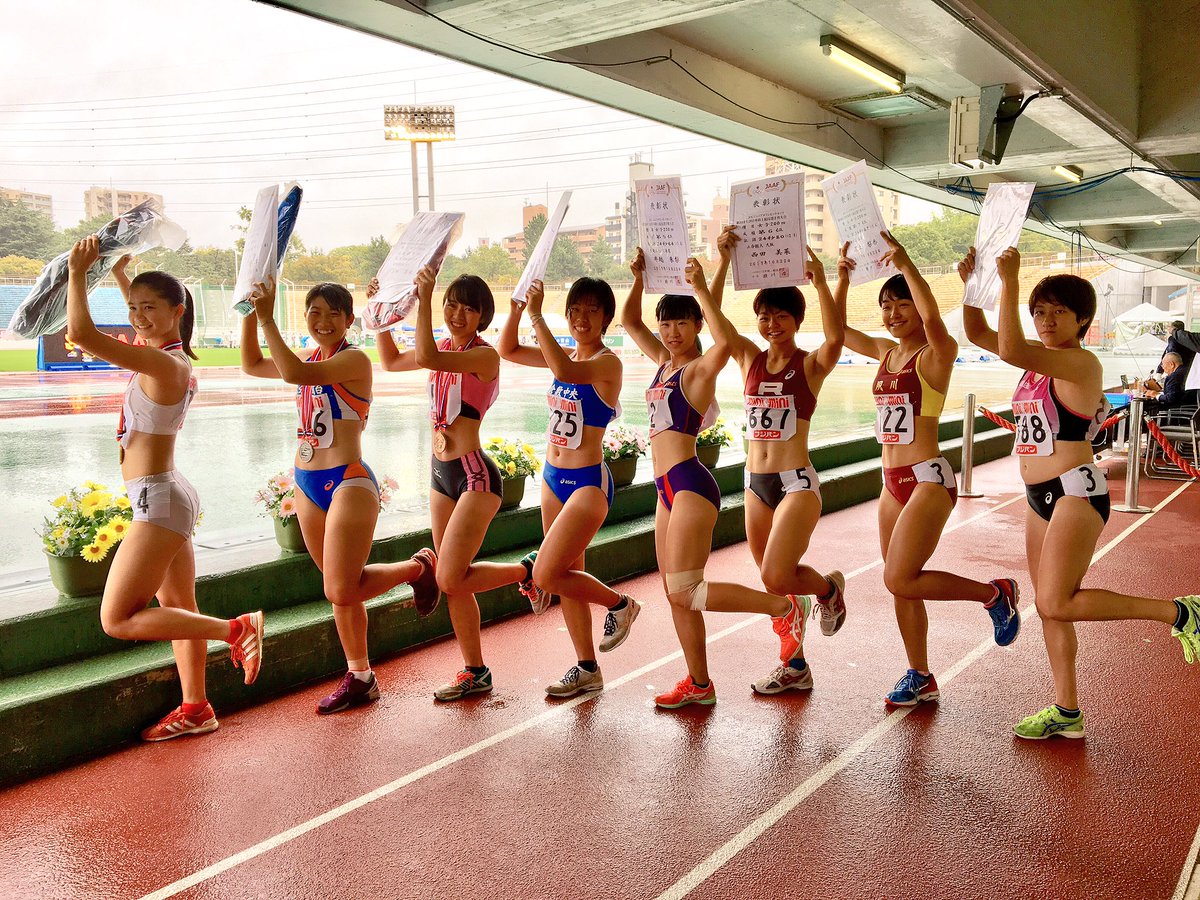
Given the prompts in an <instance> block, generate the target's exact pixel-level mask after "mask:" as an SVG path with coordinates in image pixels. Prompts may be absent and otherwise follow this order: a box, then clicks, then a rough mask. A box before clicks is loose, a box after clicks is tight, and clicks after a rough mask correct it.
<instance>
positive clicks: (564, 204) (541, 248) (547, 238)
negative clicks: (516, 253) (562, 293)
mask: <svg viewBox="0 0 1200 900" xmlns="http://www.w3.org/2000/svg"><path fill="white" fill-rule="evenodd" d="M570 205H571V192H570V191H565V192H564V193H563V195H562V196H561V197H559V198H558V206H556V207H554V214H553V215H551V216H550V218H549V219H548V220H547V222H546V227H545V228H544V229H542V235H541V237H539V238H538V242H537V245H536V246H535V247H534V248H533V252H532V253H530V254H529V256H528V257H526V259H527V260H528V261H527V262H526V263H525V271H524V272H522V273H521V280H520V281H518V282H517V286H516V287H515V288H513V292H512V298H513V299H514V300H516V301H517V302H518V303H521V304H524V303H525V294H526V293H527V292H528V291H529V286H530V285H531V284H533V283H534V282H535V281H537V280H538V279H541V278H545V277H546V265H547V264H548V263H549V262H550V253H551V251H552V250H554V242H555V241H557V240H558V229H560V228H561V227H562V223H563V219H564V218H566V215H567V209H568V208H569V207H570ZM525 249H526V250H528V249H529V248H528V247H526V248H525Z"/></svg>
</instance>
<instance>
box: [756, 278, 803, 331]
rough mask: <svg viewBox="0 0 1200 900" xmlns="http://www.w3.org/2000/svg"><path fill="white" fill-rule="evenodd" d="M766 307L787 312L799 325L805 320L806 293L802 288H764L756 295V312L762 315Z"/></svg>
mask: <svg viewBox="0 0 1200 900" xmlns="http://www.w3.org/2000/svg"><path fill="white" fill-rule="evenodd" d="M764 309H777V310H779V311H780V312H784V313H787V314H788V315H789V316H791V317H792V318H793V319H795V320H796V324H797V325H799V324H800V323H801V322H803V321H804V295H803V294H802V293H800V288H798V287H795V286H794V285H793V286H792V287H777V288H763V289H762V290H761V291H759V292H758V293H757V294H755V295H754V314H755V315H756V316H757V315H761V314H762V311H763V310H764Z"/></svg>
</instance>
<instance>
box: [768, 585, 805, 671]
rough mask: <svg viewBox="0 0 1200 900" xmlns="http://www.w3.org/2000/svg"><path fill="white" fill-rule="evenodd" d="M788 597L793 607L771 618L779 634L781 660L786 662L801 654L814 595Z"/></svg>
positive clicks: (772, 624) (773, 626)
mask: <svg viewBox="0 0 1200 900" xmlns="http://www.w3.org/2000/svg"><path fill="white" fill-rule="evenodd" d="M787 598H788V600H790V601H791V603H792V608H791V609H789V610H788V611H787V614H786V615H782V616H780V617H779V618H777V619H775V618H773V619H771V627H772V628H773V629H775V633H776V634H777V635H779V660H780V662H784V663H787V662H790V661H791V660H793V659H795V658H796V657H797V656H799V655H800V648H801V647H803V646H804V627H805V625H807V624H808V613H809V611H810V610H811V609H812V597H810V596H808V595H807V594H788V595H787Z"/></svg>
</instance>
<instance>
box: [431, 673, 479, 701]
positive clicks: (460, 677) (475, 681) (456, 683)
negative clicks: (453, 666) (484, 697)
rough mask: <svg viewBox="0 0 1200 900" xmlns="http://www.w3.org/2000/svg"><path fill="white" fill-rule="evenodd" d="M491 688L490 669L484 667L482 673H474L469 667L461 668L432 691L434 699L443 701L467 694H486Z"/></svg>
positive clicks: (459, 697) (457, 698)
mask: <svg viewBox="0 0 1200 900" xmlns="http://www.w3.org/2000/svg"><path fill="white" fill-rule="evenodd" d="M491 689H492V670H491V669H488V668H484V670H483V674H482V675H476V674H475V673H474V672H472V671H471V670H470V669H463V670H462V671H461V672H459V673H458V674H457V675H456V676H455V677H454V680H453V681H452V682H450V683H449V684H443V685H442V686H441V687H440V688H438V689H437V690H436V691H434V692H433V696H434V699H437V700H441V701H442V702H443V703H445V702H449V701H450V700H461V699H462V698H463V697H465V696H467V694H486V693H487V692H488V691H490V690H491Z"/></svg>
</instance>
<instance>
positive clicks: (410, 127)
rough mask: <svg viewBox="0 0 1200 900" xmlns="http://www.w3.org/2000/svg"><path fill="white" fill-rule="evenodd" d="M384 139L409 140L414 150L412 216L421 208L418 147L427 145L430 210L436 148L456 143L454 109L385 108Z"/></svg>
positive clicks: (422, 107)
mask: <svg viewBox="0 0 1200 900" xmlns="http://www.w3.org/2000/svg"><path fill="white" fill-rule="evenodd" d="M383 137H384V140H388V141H408V145H409V147H410V148H411V149H412V201H413V214H414V215H416V213H418V212H419V211H420V209H421V181H420V177H419V175H418V170H417V144H424V145H425V169H426V175H427V178H428V184H429V193H428V199H429V209H430V210H432V209H433V208H434V201H433V145H434V143H436V142H438V141H452V140H454V107H453V106H385V107H384V108H383Z"/></svg>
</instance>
